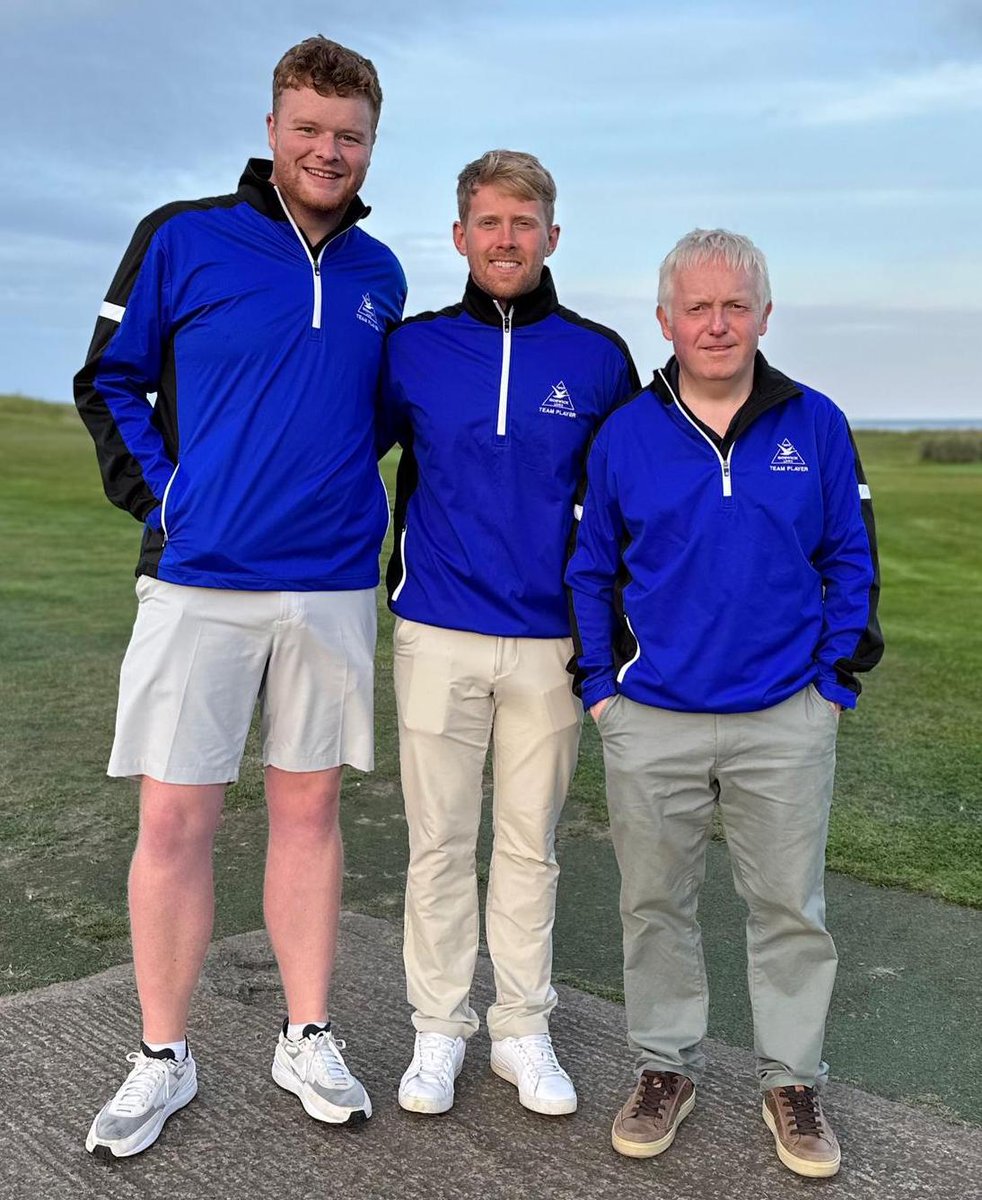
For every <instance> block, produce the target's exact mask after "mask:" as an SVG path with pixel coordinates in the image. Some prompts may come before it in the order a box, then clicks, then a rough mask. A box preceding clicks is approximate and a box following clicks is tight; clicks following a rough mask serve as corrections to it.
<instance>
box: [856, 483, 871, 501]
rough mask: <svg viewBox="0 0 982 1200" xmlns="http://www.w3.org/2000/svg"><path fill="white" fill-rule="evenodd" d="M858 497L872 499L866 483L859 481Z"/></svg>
mask: <svg viewBox="0 0 982 1200" xmlns="http://www.w3.org/2000/svg"><path fill="white" fill-rule="evenodd" d="M859 498H860V500H872V498H873V497H872V496H871V495H870V490H869V484H868V483H861V484H860V485H859Z"/></svg>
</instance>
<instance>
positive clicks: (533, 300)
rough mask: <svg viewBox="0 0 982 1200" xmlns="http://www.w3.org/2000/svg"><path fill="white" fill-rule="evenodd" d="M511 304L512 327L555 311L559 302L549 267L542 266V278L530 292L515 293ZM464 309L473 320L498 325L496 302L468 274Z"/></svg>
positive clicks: (537, 319)
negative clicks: (520, 294) (519, 294)
mask: <svg viewBox="0 0 982 1200" xmlns="http://www.w3.org/2000/svg"><path fill="white" fill-rule="evenodd" d="M510 307H511V323H512V328H515V329H517V328H518V327H519V326H520V325H533V324H534V323H535V322H536V321H541V320H543V318H545V317H548V316H549V314H550V313H554V312H555V311H556V309H557V308H558V307H559V301H558V300H557V298H556V288H555V285H554V284H553V282H552V273H551V272H550V270H549V268H548V267H543V268H542V278H541V279H540V280H539V282H538V283H537V284H536V286H535V287H534V288H533V289H532V291H530V292H526V293H525V294H524V295H522V296H516V297H515V298H514V300H512V301H510ZM464 311H465V312H466V313H468V314H469V315H470V316H472V317H473V318H474V320H475V321H483V323H484V324H485V325H500V324H501V309H500V308H498V306H497V304H496V303H495V300H494V297H493V296H489V295H488V293H487V292H485V291H484V290H483V289H482V288H479V287H478V286H477V284H476V283H475V282H474V278H473V276H471V275H468V276H467V287H465V288H464ZM507 311H508V308H507V307H505V312H507Z"/></svg>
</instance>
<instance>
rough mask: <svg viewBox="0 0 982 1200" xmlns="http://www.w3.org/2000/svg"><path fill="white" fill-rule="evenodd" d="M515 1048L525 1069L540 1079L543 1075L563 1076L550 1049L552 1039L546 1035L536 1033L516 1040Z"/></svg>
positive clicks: (563, 1073) (554, 1054)
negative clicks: (528, 1069)
mask: <svg viewBox="0 0 982 1200" xmlns="http://www.w3.org/2000/svg"><path fill="white" fill-rule="evenodd" d="M515 1048H516V1050H517V1051H518V1054H519V1055H520V1057H521V1059H522V1061H523V1062H524V1063H525V1065H526V1066H527V1067H529V1068H530V1069H531V1070H532V1071H534V1072H535V1073H536V1075H538V1076H539V1078H540V1079H541V1078H542V1077H543V1076H545V1075H565V1074H566V1072H565V1071H564V1070H563V1068H562V1067H561V1066H560V1065H559V1060H558V1059H557V1058H556V1051H555V1050H554V1049H553V1048H552V1038H551V1037H550V1036H549V1034H548V1033H536V1034H532V1035H531V1036H528V1037H523V1038H517V1039H516V1041H515Z"/></svg>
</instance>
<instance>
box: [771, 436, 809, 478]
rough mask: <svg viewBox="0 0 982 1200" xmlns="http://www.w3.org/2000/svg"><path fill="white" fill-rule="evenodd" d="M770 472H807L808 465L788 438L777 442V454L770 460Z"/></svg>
mask: <svg viewBox="0 0 982 1200" xmlns="http://www.w3.org/2000/svg"><path fill="white" fill-rule="evenodd" d="M771 470H772V471H807V470H808V464H807V463H806V462H805V460H804V459H803V458H802V457H801V455H800V454H799V453H798V451H797V450H796V449H795V448H794V446H793V445H792V444H791V441H790V440H789V439H788V438H785V439H784V441H783V442H778V444H777V453H776V454H775V455H774V457H773V458H772V459H771Z"/></svg>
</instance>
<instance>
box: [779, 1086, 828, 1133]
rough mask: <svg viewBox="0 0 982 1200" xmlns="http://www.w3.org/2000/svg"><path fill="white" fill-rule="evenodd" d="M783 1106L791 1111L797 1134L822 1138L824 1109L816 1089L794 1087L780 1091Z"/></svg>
mask: <svg viewBox="0 0 982 1200" xmlns="http://www.w3.org/2000/svg"><path fill="white" fill-rule="evenodd" d="M778 1095H779V1096H780V1098H781V1102H782V1104H784V1105H786V1106H787V1108H789V1109H790V1110H791V1121H792V1123H793V1125H794V1128H795V1132H796V1133H799V1134H802V1135H803V1136H805V1137H808V1136H816V1137H817V1136H821V1134H822V1133H823V1132H824V1131H823V1129H822V1109H821V1106H820V1105H819V1102H818V1096H817V1095H816V1093H815V1089H814V1088H810V1087H802V1086H800V1085H798V1086H792V1087H783V1088H780V1089H779V1091H778Z"/></svg>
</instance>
